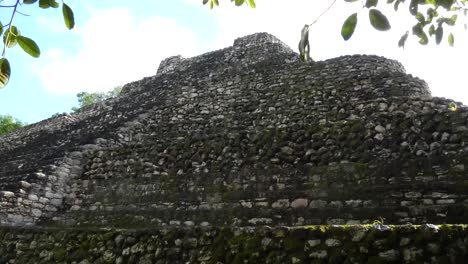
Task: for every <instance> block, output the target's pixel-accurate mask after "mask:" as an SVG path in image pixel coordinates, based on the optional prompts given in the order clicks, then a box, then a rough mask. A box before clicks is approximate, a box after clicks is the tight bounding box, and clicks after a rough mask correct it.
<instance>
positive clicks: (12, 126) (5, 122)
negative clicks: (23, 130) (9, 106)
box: [0, 115, 26, 135]
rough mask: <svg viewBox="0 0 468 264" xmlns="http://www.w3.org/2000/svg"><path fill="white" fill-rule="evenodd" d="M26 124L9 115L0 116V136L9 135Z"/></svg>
mask: <svg viewBox="0 0 468 264" xmlns="http://www.w3.org/2000/svg"><path fill="white" fill-rule="evenodd" d="M25 125H26V124H25V123H23V122H21V121H20V120H18V119H16V118H14V117H12V116H10V115H0V135H3V134H7V133H10V132H12V131H14V130H16V129H18V128H20V127H23V126H25Z"/></svg>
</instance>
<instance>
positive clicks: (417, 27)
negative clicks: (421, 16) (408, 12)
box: [413, 23, 424, 38]
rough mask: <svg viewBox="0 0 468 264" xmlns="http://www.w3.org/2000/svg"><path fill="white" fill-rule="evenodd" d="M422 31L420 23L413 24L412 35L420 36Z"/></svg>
mask: <svg viewBox="0 0 468 264" xmlns="http://www.w3.org/2000/svg"><path fill="white" fill-rule="evenodd" d="M423 33H424V31H423V25H422V24H421V23H418V24H416V25H414V26H413V35H415V36H418V37H419V38H420V37H421V35H422V34H423Z"/></svg>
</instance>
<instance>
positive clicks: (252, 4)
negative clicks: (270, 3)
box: [247, 0, 257, 8]
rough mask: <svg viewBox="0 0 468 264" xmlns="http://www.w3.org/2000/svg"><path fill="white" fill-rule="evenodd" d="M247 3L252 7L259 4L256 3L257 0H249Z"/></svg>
mask: <svg viewBox="0 0 468 264" xmlns="http://www.w3.org/2000/svg"><path fill="white" fill-rule="evenodd" d="M247 3H248V4H249V6H250V7H251V8H256V7H257V5H256V4H255V0H247Z"/></svg>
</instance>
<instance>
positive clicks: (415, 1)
mask: <svg viewBox="0 0 468 264" xmlns="http://www.w3.org/2000/svg"><path fill="white" fill-rule="evenodd" d="M418 1H419V0H411V2H410V5H409V11H410V13H411V15H413V16H415V15H416V14H417V13H418Z"/></svg>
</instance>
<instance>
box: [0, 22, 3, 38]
mask: <svg viewBox="0 0 468 264" xmlns="http://www.w3.org/2000/svg"><path fill="white" fill-rule="evenodd" d="M2 34H3V25H2V22H0V35H2Z"/></svg>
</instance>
